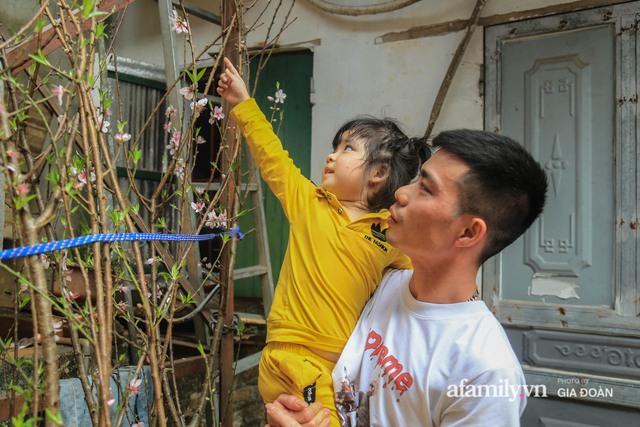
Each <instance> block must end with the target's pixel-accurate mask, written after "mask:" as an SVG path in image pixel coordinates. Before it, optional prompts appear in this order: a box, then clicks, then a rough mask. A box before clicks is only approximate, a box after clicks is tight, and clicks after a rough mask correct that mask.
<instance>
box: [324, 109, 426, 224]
mask: <svg viewBox="0 0 640 427" xmlns="http://www.w3.org/2000/svg"><path fill="white" fill-rule="evenodd" d="M345 132H348V133H349V137H351V138H353V137H355V138H361V139H362V140H363V141H364V145H365V159H364V168H365V170H364V175H365V177H366V176H367V175H368V172H369V171H370V170H371V169H372V168H373V167H374V166H377V165H386V166H387V178H386V179H385V180H384V182H383V183H382V185H381V186H380V189H379V190H378V191H376V192H375V193H372V194H370V195H369V198H368V200H367V205H368V207H369V209H370V210H371V211H372V212H375V211H378V210H380V209H388V208H389V207H390V206H391V205H392V204H393V203H394V202H395V200H396V199H395V192H396V190H397V189H398V188H400V187H402V186H403V185H407V184H409V183H410V182H411V180H412V179H413V178H415V177H416V175H417V174H418V171H419V170H420V167H421V166H422V163H424V162H425V161H427V159H428V158H429V157H430V156H431V149H430V147H429V146H428V145H427V143H426V140H424V139H423V138H409V137H407V135H405V134H404V132H402V131H401V130H400V127H399V126H398V124H397V123H396V122H395V121H394V120H393V119H388V118H385V119H377V118H375V117H370V116H362V117H358V118H355V119H353V120H350V121H348V122H347V123H345V124H344V125H342V127H341V128H340V129H339V130H338V132H337V133H336V136H335V137H334V138H333V144H332V145H333V149H334V150H335V149H336V148H337V147H338V145H340V141H341V140H342V135H343V134H344V133H345Z"/></svg>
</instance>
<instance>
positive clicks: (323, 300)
mask: <svg viewBox="0 0 640 427" xmlns="http://www.w3.org/2000/svg"><path fill="white" fill-rule="evenodd" d="M231 117H232V118H233V119H234V120H235V122H236V124H237V125H238V126H239V128H240V129H241V130H242V133H243V134H244V136H245V138H246V140H247V143H248V145H249V148H250V150H251V154H252V155H253V158H254V159H255V161H256V164H257V165H258V167H259V169H260V171H261V174H262V177H263V179H264V180H265V181H266V183H267V184H268V185H269V187H270V188H271V191H272V192H273V193H274V195H275V196H276V197H277V198H278V200H280V203H281V204H282V208H283V210H284V213H285V215H286V217H287V219H288V220H289V224H290V231H289V244H288V247H287V251H286V254H285V258H284V262H283V264H282V269H281V270H280V278H279V280H278V285H277V287H276V291H275V296H274V301H273V306H272V307H271V312H270V314H269V318H268V320H267V346H266V348H265V349H264V351H263V354H262V359H261V361H260V374H259V382H258V385H259V388H260V393H261V394H262V397H263V399H264V400H265V402H271V401H273V400H275V399H276V398H277V397H278V396H279V395H280V394H281V393H290V394H294V395H298V396H300V397H304V398H305V399H306V400H308V401H309V400H312V398H313V397H314V396H315V400H316V401H321V402H322V404H323V406H324V407H325V408H329V409H331V410H332V425H339V423H338V418H337V413H336V411H335V405H334V400H333V398H334V396H333V383H332V380H331V371H332V370H333V367H334V363H333V362H331V361H328V360H326V359H324V358H322V357H320V356H318V355H317V354H316V353H315V352H314V351H319V352H323V351H324V352H332V353H341V352H342V349H343V347H344V346H345V344H346V342H347V339H348V338H349V336H350V335H351V332H352V331H353V328H354V327H355V325H356V322H357V320H358V317H360V312H361V311H362V309H363V308H364V306H365V304H366V302H367V301H368V300H369V298H370V297H371V295H372V294H373V291H374V290H375V289H376V287H377V285H378V282H379V281H380V279H381V277H382V273H383V271H384V270H385V268H388V267H392V268H411V262H410V261H409V258H407V257H406V256H405V255H404V254H402V253H401V252H400V251H398V250H397V249H395V248H393V247H392V246H390V245H389V244H388V243H387V241H386V239H385V232H386V228H387V223H386V219H387V217H388V216H389V211H388V210H386V209H383V210H381V211H378V212H374V213H370V214H367V215H364V216H363V217H361V218H358V219H357V220H355V221H351V219H350V218H349V216H348V215H347V213H346V211H345V210H344V208H343V207H342V205H341V203H340V201H339V200H337V199H336V197H335V196H334V195H333V194H332V193H330V192H328V191H325V190H323V189H322V188H320V187H318V186H316V185H315V184H314V183H313V182H311V181H310V180H309V179H307V178H306V177H304V176H303V175H302V173H301V172H300V169H299V168H297V167H296V166H295V165H294V163H293V160H292V159H291V158H290V157H289V153H288V152H287V151H285V150H284V148H283V146H282V143H281V142H280V140H279V139H278V137H277V136H276V134H275V133H274V132H273V128H272V126H271V124H270V123H269V122H268V121H267V119H266V118H265V116H264V114H263V113H262V112H261V111H260V108H259V107H258V105H257V104H256V102H255V100H254V99H248V100H246V101H244V102H242V103H240V104H238V105H237V106H236V107H235V108H234V109H233V110H232V111H231ZM303 395H304V396H303Z"/></svg>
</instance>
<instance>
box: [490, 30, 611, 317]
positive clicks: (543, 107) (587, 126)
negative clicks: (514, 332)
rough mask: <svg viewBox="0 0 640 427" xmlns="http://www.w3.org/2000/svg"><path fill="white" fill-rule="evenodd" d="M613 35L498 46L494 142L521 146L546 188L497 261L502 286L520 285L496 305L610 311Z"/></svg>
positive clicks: (579, 34) (579, 33)
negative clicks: (498, 126) (502, 137)
mask: <svg viewBox="0 0 640 427" xmlns="http://www.w3.org/2000/svg"><path fill="white" fill-rule="evenodd" d="M614 31H615V27H614V25H613V24H609V25H604V26H597V27H588V28H581V29H577V30H574V31H564V32H561V33H551V34H545V35H538V36H531V37H520V38H517V39H512V40H508V41H505V42H504V43H503V45H502V58H503V61H502V88H503V92H502V93H503V94H504V95H503V97H502V100H503V104H502V133H504V134H506V135H509V136H511V137H513V138H515V139H516V140H517V141H522V142H523V143H524V144H525V146H526V147H527V149H528V150H529V151H530V152H531V153H533V154H534V156H535V157H536V158H537V159H538V160H540V162H541V163H542V165H543V166H544V167H545V169H546V171H547V174H548V177H549V180H550V188H549V193H548V197H547V206H546V209H545V211H544V213H543V214H542V216H541V217H540V219H539V220H538V221H536V223H535V224H534V225H533V226H532V228H531V230H530V231H529V232H527V233H526V235H525V236H524V237H523V238H521V239H519V240H518V241H517V242H516V243H515V245H513V246H512V247H511V248H510V249H509V250H507V251H505V252H504V254H503V262H504V264H503V265H504V270H503V280H504V281H505V282H506V283H517V284H520V286H510V287H506V288H504V289H503V294H502V298H504V299H511V300H524V301H536V302H543V303H544V302H552V303H558V304H563V305H587V306H605V307H608V308H611V309H612V308H613V288H612V286H613V283H612V281H611V278H612V276H613V240H614V229H615V227H614V223H615V220H614V213H613V207H614V193H613V191H611V189H612V188H613V164H614V163H613V138H612V135H613V134H614V132H613V130H614V129H613V117H614V104H613V102H612V100H613V99H614V94H615V87H614V82H615V76H614V72H613V70H614V65H613V64H614V63H615V52H614V43H613V40H614ZM522 95H524V96H522ZM594 206H597V207H598V209H593V207H594ZM524 284H527V286H524Z"/></svg>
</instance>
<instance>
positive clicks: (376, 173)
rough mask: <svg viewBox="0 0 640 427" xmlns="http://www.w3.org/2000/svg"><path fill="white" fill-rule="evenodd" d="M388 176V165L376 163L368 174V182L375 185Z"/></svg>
mask: <svg viewBox="0 0 640 427" xmlns="http://www.w3.org/2000/svg"><path fill="white" fill-rule="evenodd" d="M388 176H389V165H386V164H383V163H381V164H377V165H375V166H374V167H373V169H372V170H371V175H370V176H369V184H370V185H376V184H380V183H383V182H384V181H385V180H386V179H387V177H388Z"/></svg>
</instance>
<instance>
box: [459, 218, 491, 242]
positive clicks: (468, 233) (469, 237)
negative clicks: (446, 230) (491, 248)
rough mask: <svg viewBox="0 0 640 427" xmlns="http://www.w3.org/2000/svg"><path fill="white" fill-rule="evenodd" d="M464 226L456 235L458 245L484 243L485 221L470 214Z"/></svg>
mask: <svg viewBox="0 0 640 427" xmlns="http://www.w3.org/2000/svg"><path fill="white" fill-rule="evenodd" d="M465 225H466V227H465V228H464V229H462V231H461V232H460V235H459V236H458V245H459V246H461V247H471V246H474V245H477V244H481V245H484V241H485V237H486V235H487V223H486V222H485V221H484V220H483V219H482V218H480V217H477V216H472V217H471V218H470V219H469V221H468V222H467V224H465Z"/></svg>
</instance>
